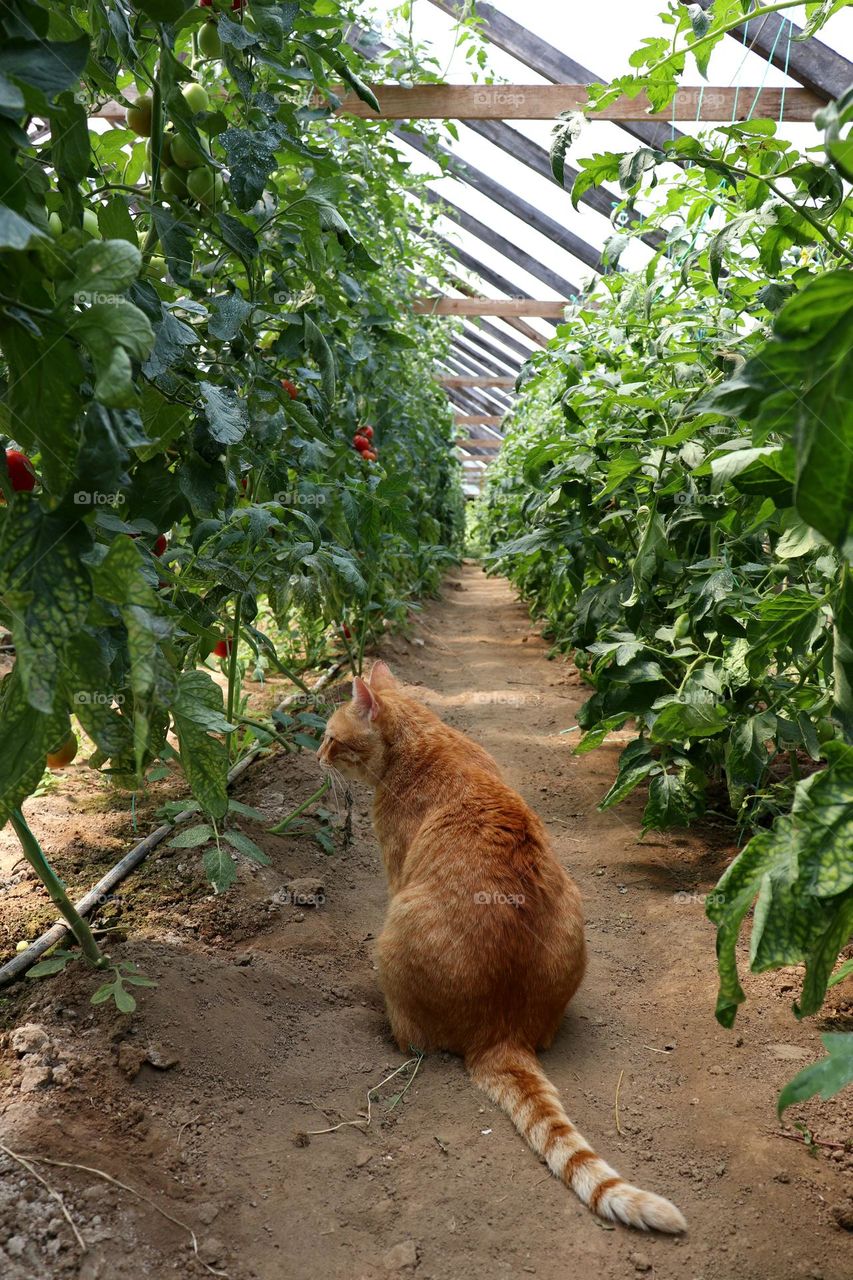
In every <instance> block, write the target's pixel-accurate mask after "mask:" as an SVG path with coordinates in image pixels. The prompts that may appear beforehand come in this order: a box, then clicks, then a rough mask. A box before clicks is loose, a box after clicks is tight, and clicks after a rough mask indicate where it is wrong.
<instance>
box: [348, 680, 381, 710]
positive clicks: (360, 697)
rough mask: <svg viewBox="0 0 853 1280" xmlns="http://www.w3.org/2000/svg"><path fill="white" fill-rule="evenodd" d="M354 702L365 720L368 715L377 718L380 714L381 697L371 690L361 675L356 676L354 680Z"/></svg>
mask: <svg viewBox="0 0 853 1280" xmlns="http://www.w3.org/2000/svg"><path fill="white" fill-rule="evenodd" d="M352 704H353V706H354V707H355V709H356V711H357V712H358V714H359V715H361V716H363V717H364V718H365V720H367V719H368V717H369V718H370V719H371V720H375V719H376V717H377V716H378V715H379V699H378V698H377V697H376V696H375V694H374V693H373V692H372V691H371V688H370V685H369V684H368V683H367V682H366V681H365V680H362V678H361V676H356V678H355V679H354V680H353V682H352Z"/></svg>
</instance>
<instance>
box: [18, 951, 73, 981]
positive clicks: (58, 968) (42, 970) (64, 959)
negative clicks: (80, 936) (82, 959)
mask: <svg viewBox="0 0 853 1280" xmlns="http://www.w3.org/2000/svg"><path fill="white" fill-rule="evenodd" d="M73 959H74V957H73V955H72V954H71V952H70V951H55V952H54V953H53V955H52V956H48V957H47V959H46V960H39V962H38V964H34V965H33V967H32V969H28V970H27V972H26V976H27V977H28V978H48V977H50V975H51V974H53V973H61V972H62V970H63V969H64V968H65V966H66V965H67V964H68V961H69V960H73Z"/></svg>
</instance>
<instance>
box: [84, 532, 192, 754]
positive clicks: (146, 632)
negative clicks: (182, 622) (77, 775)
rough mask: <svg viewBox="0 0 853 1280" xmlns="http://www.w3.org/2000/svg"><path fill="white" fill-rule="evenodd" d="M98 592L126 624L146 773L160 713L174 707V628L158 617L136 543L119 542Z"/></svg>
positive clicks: (97, 578)
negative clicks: (167, 653)
mask: <svg viewBox="0 0 853 1280" xmlns="http://www.w3.org/2000/svg"><path fill="white" fill-rule="evenodd" d="M94 585H95V591H96V592H97V594H98V595H100V596H102V597H103V598H104V599H105V600H107V601H110V602H111V603H113V604H115V605H117V606H118V609H119V612H120V613H121V617H122V620H123V622H124V624H125V631H126V637H127V650H128V656H129V658H130V686H131V690H132V693H133V729H134V752H135V758H136V768H137V771H138V772H141V770H142V766H143V761H144V756H145V752H146V750H147V747H148V742H149V738H150V735H151V727H152V720H153V717H154V716H155V714H156V713H157V711H158V709H162V708H163V707H164V706H166V705H168V703H169V701H170V700H171V696H172V691H173V676H172V673H171V670H170V669H169V668H168V667H167V665H166V663H165V659H164V657H163V654H162V651H161V648H160V646H161V644H162V643H163V642H164V641H165V640H167V639H168V637H169V635H170V632H171V627H170V624H169V623H168V621H167V620H166V619H165V618H162V617H159V616H158V615H157V612H156V610H157V608H158V602H157V598H156V596H155V595H154V592H153V591H152V589H151V587H150V586H149V584H148V581H147V578H146V573H145V561H144V560H143V555H142V551H141V549H140V548H139V547H138V546H137V544H136V543H135V542H134V541H132V539H130V538H128V537H124V536H120V537H117V538H114V539H113V541H112V543H111V544H110V549H109V551H108V552H107V555H106V557H105V559H104V560H103V561H102V562H101V564H100V565H98V567H97V569H96V570H95V572H94Z"/></svg>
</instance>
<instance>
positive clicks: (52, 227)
mask: <svg viewBox="0 0 853 1280" xmlns="http://www.w3.org/2000/svg"><path fill="white" fill-rule="evenodd" d="M47 229H48V231H49V232H50V234H51V235H52V236H53V238H54V240H58V239H59V237H60V236H61V235H62V219H61V218H60V216H59V214H58V213H49V214H48V215H47Z"/></svg>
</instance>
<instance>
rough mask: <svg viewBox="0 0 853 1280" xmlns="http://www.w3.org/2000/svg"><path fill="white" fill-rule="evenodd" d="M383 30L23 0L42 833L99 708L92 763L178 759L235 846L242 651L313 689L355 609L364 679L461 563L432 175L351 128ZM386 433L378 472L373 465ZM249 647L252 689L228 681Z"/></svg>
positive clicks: (295, 8)
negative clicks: (221, 676)
mask: <svg viewBox="0 0 853 1280" xmlns="http://www.w3.org/2000/svg"><path fill="white" fill-rule="evenodd" d="M353 16H354V15H353V12H352V11H351V9H350V7H349V6H348V5H346V4H343V3H337V0H323V3H322V4H301V5H300V4H296V3H293V2H291V0H283V2H282V3H279V4H273V5H261V4H256V5H253V6H251V8H250V7H248V6H246V7H244V6H243V5H242V4H240V3H237V4H235V5H234V6H233V7H232V6H223V5H215V6H199V5H192V6H191V5H190V4H188V3H186V2H185V0H138V2H134V3H132V4H131V3H129V2H126V0H116V3H112V4H110V5H91V6H85V5H80V4H76V3H72V2H70V0H57V2H56V3H50V4H47V3H39V2H38V0H11V2H10V3H9V4H7V5H4V6H3V11H2V14H0V44H2V47H3V54H2V71H3V84H4V86H5V88H4V91H3V94H4V96H3V102H2V105H0V116H2V133H3V142H2V146H3V164H2V169H0V188H1V189H2V190H0V200H2V204H0V258H2V265H3V289H2V296H0V373H2V386H0V405H1V406H2V425H0V430H2V433H3V436H4V445H7V446H8V447H7V449H6V468H5V471H3V469H2V468H0V487H2V489H3V494H4V497H5V499H6V502H5V505H4V506H3V508H2V511H0V621H2V623H3V625H4V626H6V627H8V629H9V630H10V631H11V633H12V637H13V640H14V645H15V652H16V661H15V666H14V669H13V671H12V672H11V673H10V674H9V675H8V676H7V677H6V678H5V680H4V681H3V684H2V690H0V729H2V732H0V823H2V822H5V821H6V820H8V819H9V818H10V817H11V818H12V820H13V821H14V822H15V823H16V829H17V830H19V832H23V831H24V828H25V827H26V824H25V821H24V819H23V816H22V814H21V812H20V806H21V805H22V803H23V802H24V801H25V800H26V798H27V796H28V795H30V794H31V792H32V791H33V789H34V788H35V787H36V785H37V784H38V782H39V780H40V778H41V775H42V772H43V770H44V766H45V760H46V758H47V755H48V752H49V751H51V749H52V748H54V747H55V746H56V744H57V743H58V742H63V741H64V740H65V739H66V738H67V737H68V735H69V733H70V732H71V723H72V716H73V717H74V718H75V719H76V721H77V722H78V724H79V726H80V728H81V729H82V730H83V731H84V733H85V735H86V737H87V738H88V739H89V740H91V743H92V744H94V751H91V750H90V751H89V753H88V763H89V764H90V765H91V766H93V767H94V768H99V769H101V768H104V769H108V770H109V771H110V775H111V777H112V778H113V779H114V780H115V781H116V782H117V783H119V784H124V785H127V786H129V787H132V788H134V789H136V788H138V787H140V786H141V785H143V783H144V779H145V777H146V774H147V773H148V772H149V771H150V770H151V768H152V767H153V766H155V765H156V764H157V762H158V761H161V760H164V759H165V760H166V761H167V762H169V763H170V764H178V765H179V766H180V767H181V768H182V769H183V771H184V774H185V776H186V780H187V782H188V784H189V786H190V788H191V790H192V792H193V794H194V796H195V800H196V802H197V803H198V805H199V806H200V810H201V812H202V814H203V816H204V818H205V821H206V822H208V823H210V824H212V825H213V828H214V829H217V824H219V826H220V827H221V825H222V824H224V823H226V819H227V813H228V803H229V802H228V797H227V794H226V774H227V770H228V767H229V763H232V762H233V760H234V758H235V756H236V755H237V754H238V753H239V752H240V751H241V750H242V749H243V747H244V746H245V745H246V744H247V743H248V742H249V740H250V739H251V736H252V731H251V729H250V728H248V727H247V726H245V725H241V724H240V722H239V721H238V720H237V719H235V717H236V716H237V712H238V710H239V690H238V687H237V685H238V681H239V677H240V667H239V665H238V662H237V649H238V643H237V642H238V641H239V645H240V647H241V648H242V649H243V651H244V652H246V651H248V652H251V653H252V654H253V655H254V657H255V660H256V662H257V663H261V662H262V661H263V663H265V664H269V665H272V666H273V667H276V668H278V669H281V670H285V671H286V672H288V673H289V674H291V675H292V676H293V678H294V680H295V681H296V683H297V684H298V685H302V680H301V676H300V674H299V670H298V669H294V667H293V666H292V665H290V666H289V665H288V664H287V663H284V662H282V660H281V657H280V655H279V654H278V653H277V652H276V648H275V644H274V643H273V641H272V640H271V638H270V633H271V631H272V632H273V633H276V632H277V633H279V634H288V633H290V632H292V631H293V630H294V629H295V630H296V631H301V632H302V633H304V634H305V635H306V636H309V637H310V643H307V642H306V644H305V645H304V646H302V648H303V652H304V653H305V654H306V655H308V654H309V653H310V655H311V657H312V659H313V660H315V661H316V659H317V656H318V652H319V648H318V646H319V643H320V642H319V639H318V637H321V636H322V635H326V636H327V637H328V642H329V643H332V642H333V641H334V639H335V637H336V636H337V635H338V634H339V633H338V631H337V626H338V619H339V618H340V617H341V616H342V614H344V613H345V612H352V611H354V610H355V609H357V611H358V615H359V617H360V618H361V619H363V635H362V643H361V645H360V648H359V651H358V655H356V657H357V658H358V659H359V660H360V655H361V654H362V653H363V648H364V641H365V640H369V638H370V637H371V636H375V635H378V634H379V633H381V631H382V630H383V629H384V628H385V627H386V626H389V625H394V624H396V623H398V622H400V621H401V620H402V619H403V618H404V616H405V614H406V612H407V609H408V607H409V603H410V601H411V600H412V598H413V597H415V596H417V595H418V594H420V593H423V592H428V591H430V590H432V589H434V588H435V586H436V585H437V582H438V580H439V577H440V574H441V571H442V567H443V566H444V565H445V564H446V563H447V562H448V561H449V560H451V559H452V558H453V557H454V556H455V554H456V552H455V547H456V544H457V541H458V536H459V530H460V514H461V496H460V488H459V475H458V466H457V464H456V463H455V461H454V460H453V458H452V455H451V451H450V448H449V441H450V440H452V432H453V421H452V413H451V410H450V408H449V406H448V404H447V401H446V399H445V398H444V396H443V395H442V393H441V391H440V389H439V388H438V387H436V385H435V384H434V381H433V378H432V369H433V362H434V360H435V358H436V356H437V355H438V354H439V353H440V352H441V351H443V350H444V349H445V345H446V343H447V341H448V340H449V336H448V335H447V333H446V331H443V330H442V329H441V327H440V326H438V325H436V324H435V323H434V322H433V321H430V320H429V319H428V318H420V317H416V316H414V315H413V314H412V309H411V306H410V302H411V299H412V298H413V296H414V295H415V293H416V291H417V287H418V286H417V274H416V273H415V272H414V271H413V270H412V267H413V264H414V263H415V262H416V261H423V256H424V252H425V251H424V249H423V246H422V245H420V244H419V242H417V241H416V240H415V237H414V234H413V232H412V231H411V230H410V227H409V222H410V217H409V213H408V209H407V203H406V202H407V191H408V190H409V189H410V188H411V187H412V186H413V185H417V183H418V181H419V180H418V179H416V178H413V177H412V176H411V175H410V174H409V172H408V168H407V166H406V165H405V164H404V163H403V162H402V161H401V159H400V157H399V155H398V152H397V150H396V149H395V147H394V145H393V144H392V143H391V142H390V141H389V140H388V139H387V137H386V134H387V127H386V126H377V125H376V124H375V123H371V122H367V121H360V120H358V119H354V118H340V119H338V118H335V117H334V116H333V114H332V111H333V108H334V106H335V104H336V102H337V99H336V98H335V97H334V94H333V88H332V86H333V85H334V84H339V83H340V82H341V81H344V82H346V83H347V84H348V85H349V86H351V87H352V88H353V89H354V90H355V91H356V92H357V93H359V94H360V95H361V96H362V97H364V98H366V99H367V100H368V101H371V93H370V90H369V89H367V88H366V87H365V84H364V80H363V76H364V75H365V74H366V64H365V62H364V59H363V58H362V57H361V55H359V54H357V53H355V52H354V51H353V50H352V49H351V48H350V47H349V46H348V45H347V44H346V43H345V42H344V41H343V38H342V36H343V32H344V30H345V28H346V27H347V25H348V24H349V22H350V21H351V19H352V17H353ZM250 18H251V21H249V19H250ZM212 28H213V29H212ZM214 36H215V37H216V38H215V40H214V38H213V37H214ZM372 74H374V75H377V74H378V75H379V76H381V72H380V73H377V72H376V71H375V70H374V72H373V73H372ZM110 103H112V104H116V103H117V104H119V107H120V110H119V111H118V112H117V111H116V110H115V109H114V108H109V107H107V112H106V114H107V115H110V116H111V118H110V119H109V120H106V119H104V118H103V116H104V107H105V104H110ZM430 272H431V274H433V275H435V274H437V275H438V278H441V266H440V263H439V261H438V260H436V261H435V262H433V263H432V264H431V266H430ZM285 373H287V375H288V376H286V377H285V376H283V375H284V374H285ZM366 417H369V418H370V419H371V420H372V421H373V422H375V423H377V424H381V426H382V435H383V455H382V462H381V464H374V465H373V466H371V467H370V468H365V467H364V466H363V465H362V463H361V460H360V459H359V458H358V457H356V456H354V453H353V450H352V448H351V447H350V445H349V441H350V439H351V437H352V435H353V432H354V430H355V428H356V427H357V425H358V424H359V423H360V422H362V421H364V420H365V418H366ZM36 476H37V477H38V485H37V487H36V484H35V477H36ZM262 618H264V619H267V620H268V623H269V625H267V623H265V624H264V626H262V625H260V622H261V619H262ZM223 635H230V636H233V637H234V644H233V646H232V648H231V651H230V653H229V652H228V647H227V645H226V646H225V648H226V652H225V654H224V655H223V656H224V658H225V660H226V662H227V663H228V686H227V691H226V695H225V697H224V698H223V694H222V691H221V689H220V687H219V686H218V685H217V684H216V683H215V682H214V681H213V679H212V678H211V676H210V675H209V673H208V672H207V671H205V669H204V668H203V666H202V663H203V661H204V659H205V657H206V656H207V655H208V653H210V651H211V649H213V648H214V646H216V645H217V644H223V643H224V642H223V641H222V640H221V639H220V637H222V636H223ZM305 660H307V656H306V658H305ZM170 732H173V733H174V735H175V739H176V741H177V743H178V750H177V752H175V751H173V750H172V748H171V747H170V746H169V745H168V743H167V734H169V733H170ZM158 767H159V766H158ZM21 824H23V826H22V825H21ZM22 838H26V839H27V840H28V842H29V844H28V847H29V848H30V849H31V851H32V841H31V836H26V837H24V836H22ZM43 861H44V860H43V855H42V860H41V862H39V856H38V855H37V854H36V853H35V852H34V851H33V865H36V864H38V866H39V867H40V868H42V870H43V867H42V863H43ZM40 874H41V871H40ZM46 883H47V881H46ZM64 909H65V908H64V907H63V910H64ZM79 936H82V931H78V937H79ZM86 947H87V948H89V951H91V948H90V946H89V941H88V939H87V940H86ZM87 954H88V952H87ZM128 980H129V979H128ZM119 985H120V984H119Z"/></svg>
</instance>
